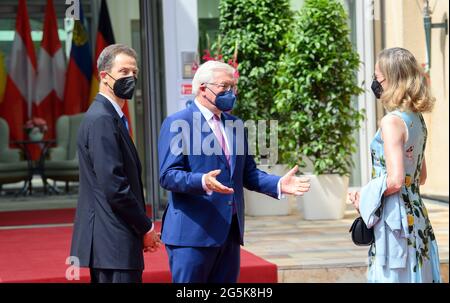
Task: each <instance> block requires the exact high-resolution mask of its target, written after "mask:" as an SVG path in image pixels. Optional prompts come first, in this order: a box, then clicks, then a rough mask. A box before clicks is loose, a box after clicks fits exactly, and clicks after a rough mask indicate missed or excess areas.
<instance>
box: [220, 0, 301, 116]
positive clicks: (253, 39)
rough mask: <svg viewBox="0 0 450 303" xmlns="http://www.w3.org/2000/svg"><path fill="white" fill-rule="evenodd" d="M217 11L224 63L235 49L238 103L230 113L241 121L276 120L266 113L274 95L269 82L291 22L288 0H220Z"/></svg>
mask: <svg viewBox="0 0 450 303" xmlns="http://www.w3.org/2000/svg"><path fill="white" fill-rule="evenodd" d="M219 11H220V29H219V32H220V37H221V41H220V42H219V43H220V49H221V54H222V55H223V57H224V59H225V62H227V61H228V60H229V59H233V55H234V54H235V50H236V48H237V47H238V48H239V51H238V55H237V59H238V61H239V67H238V70H239V82H238V102H237V104H236V108H235V109H234V110H233V114H236V115H237V116H239V117H240V118H242V119H243V120H244V121H245V120H250V119H251V120H255V121H257V120H266V121H268V120H270V119H277V118H276V117H274V116H273V115H272V114H271V111H270V108H271V107H272V106H273V102H274V96H275V93H276V90H275V88H274V87H273V85H272V81H273V78H274V76H275V74H276V72H277V63H278V60H279V56H280V55H281V54H282V53H283V51H284V48H283V45H282V44H281V42H282V38H283V35H284V34H285V33H286V32H287V29H288V28H289V24H290V23H291V21H292V12H291V10H290V4H289V0H221V1H220V6H219ZM216 45H217V42H216ZM214 48H215V47H213V49H214Z"/></svg>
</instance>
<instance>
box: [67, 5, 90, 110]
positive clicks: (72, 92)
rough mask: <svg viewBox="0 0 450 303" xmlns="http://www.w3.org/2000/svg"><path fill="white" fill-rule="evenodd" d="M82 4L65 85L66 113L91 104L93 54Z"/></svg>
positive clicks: (73, 38) (85, 108)
mask: <svg viewBox="0 0 450 303" xmlns="http://www.w3.org/2000/svg"><path fill="white" fill-rule="evenodd" d="M79 4H80V20H74V22H75V23H74V28H73V32H72V35H73V36H72V47H71V49H70V59H69V64H68V67H67V71H66V82H65V87H64V110H63V111H64V113H65V114H67V115H74V114H78V113H81V112H85V111H86V110H87V108H88V106H89V93H90V85H91V77H92V56H91V50H90V47H89V35H88V33H87V31H86V29H85V27H84V25H83V23H84V16H83V10H82V8H81V2H79Z"/></svg>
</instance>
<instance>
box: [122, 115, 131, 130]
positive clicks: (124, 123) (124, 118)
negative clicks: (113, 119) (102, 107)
mask: <svg viewBox="0 0 450 303" xmlns="http://www.w3.org/2000/svg"><path fill="white" fill-rule="evenodd" d="M120 119H121V120H122V122H123V125H125V127H126V129H127V131H128V132H130V129H129V128H128V120H127V117H126V116H125V115H123V116H122V118H120Z"/></svg>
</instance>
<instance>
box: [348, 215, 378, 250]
mask: <svg viewBox="0 0 450 303" xmlns="http://www.w3.org/2000/svg"><path fill="white" fill-rule="evenodd" d="M349 232H351V234H352V241H353V243H355V244H356V245H358V246H367V245H371V244H372V243H373V242H374V241H375V236H374V234H373V228H367V225H366V223H364V221H363V219H362V218H361V217H358V218H356V219H355V221H353V224H352V226H351V227H350V230H349Z"/></svg>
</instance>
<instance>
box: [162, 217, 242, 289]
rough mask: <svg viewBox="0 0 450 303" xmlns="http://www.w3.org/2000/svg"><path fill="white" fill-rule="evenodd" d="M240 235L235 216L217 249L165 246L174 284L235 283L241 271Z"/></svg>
mask: <svg viewBox="0 0 450 303" xmlns="http://www.w3.org/2000/svg"><path fill="white" fill-rule="evenodd" d="M240 248H241V246H240V233H239V223H238V220H237V216H236V215H233V219H232V222H231V226H230V231H229V233H228V237H227V239H226V240H225V243H223V244H222V245H221V246H218V247H190V246H175V245H166V250H167V254H168V255H169V265H170V271H171V273H172V282H173V283H236V282H237V280H238V277H239V269H240Z"/></svg>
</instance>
